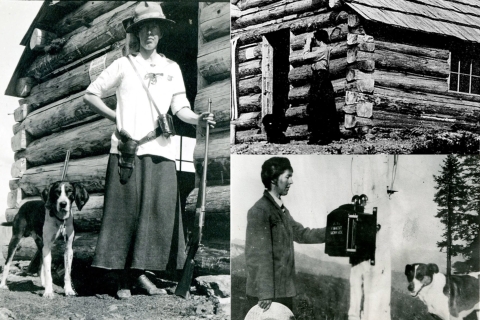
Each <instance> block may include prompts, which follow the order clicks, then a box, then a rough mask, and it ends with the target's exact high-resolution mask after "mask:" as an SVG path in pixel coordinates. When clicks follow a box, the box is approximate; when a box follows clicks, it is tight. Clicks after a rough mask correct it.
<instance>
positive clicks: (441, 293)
mask: <svg viewBox="0 0 480 320" xmlns="http://www.w3.org/2000/svg"><path fill="white" fill-rule="evenodd" d="M405 275H406V276H407V279H408V283H409V285H408V290H409V291H410V293H411V295H412V297H418V298H419V299H420V300H421V301H422V302H423V303H425V304H426V305H427V308H428V312H429V313H431V314H432V315H434V316H436V317H438V318H439V319H442V320H456V319H458V320H460V319H463V318H464V317H466V316H468V315H469V314H471V313H472V312H474V311H476V312H477V318H478V317H479V316H480V314H479V313H480V311H479V310H480V306H479V304H480V303H479V279H478V274H476V275H473V274H472V275H452V276H450V279H449V281H447V277H446V276H445V275H444V274H442V273H440V272H439V269H438V266H437V265H436V264H434V263H429V264H424V263H415V264H411V265H410V264H407V266H406V267H405Z"/></svg>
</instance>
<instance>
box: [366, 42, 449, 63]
mask: <svg viewBox="0 0 480 320" xmlns="http://www.w3.org/2000/svg"><path fill="white" fill-rule="evenodd" d="M375 45H376V47H377V48H378V49H381V50H389V51H394V52H399V53H403V54H408V55H412V56H419V57H427V58H434V59H438V60H448V59H449V58H450V51H449V50H444V49H435V48H422V47H419V46H412V45H408V44H403V43H395V42H387V41H381V40H378V39H376V40H375Z"/></svg>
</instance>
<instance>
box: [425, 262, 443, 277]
mask: <svg viewBox="0 0 480 320" xmlns="http://www.w3.org/2000/svg"><path fill="white" fill-rule="evenodd" d="M427 270H428V271H429V272H431V273H432V275H433V274H434V273H439V272H440V270H439V269H438V266H437V265H436V264H435V263H429V264H428V265H427Z"/></svg>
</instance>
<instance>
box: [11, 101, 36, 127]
mask: <svg viewBox="0 0 480 320" xmlns="http://www.w3.org/2000/svg"><path fill="white" fill-rule="evenodd" d="M32 110H33V108H32V107H31V106H30V105H29V104H21V105H20V106H19V107H18V108H17V109H15V110H14V111H13V118H14V119H15V121H17V122H20V121H23V120H24V119H25V118H26V117H27V115H28V114H29V113H30V112H31V111H32ZM14 133H16V132H14Z"/></svg>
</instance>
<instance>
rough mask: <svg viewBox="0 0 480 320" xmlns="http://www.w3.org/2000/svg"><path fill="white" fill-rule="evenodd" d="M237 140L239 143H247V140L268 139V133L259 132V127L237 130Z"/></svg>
mask: <svg viewBox="0 0 480 320" xmlns="http://www.w3.org/2000/svg"><path fill="white" fill-rule="evenodd" d="M235 141H236V143H237V144H241V143H247V142H258V141H267V135H266V134H265V133H259V130H258V129H251V130H245V131H237V133H236V135H235Z"/></svg>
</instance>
